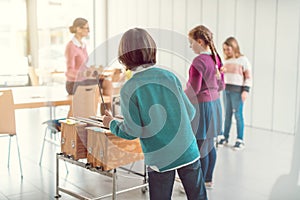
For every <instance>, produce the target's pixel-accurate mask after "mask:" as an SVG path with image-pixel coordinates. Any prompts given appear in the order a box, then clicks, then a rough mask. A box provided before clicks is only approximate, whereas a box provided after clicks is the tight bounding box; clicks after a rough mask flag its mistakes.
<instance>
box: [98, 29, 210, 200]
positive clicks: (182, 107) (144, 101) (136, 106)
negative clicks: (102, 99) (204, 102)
mask: <svg viewBox="0 0 300 200" xmlns="http://www.w3.org/2000/svg"><path fill="white" fill-rule="evenodd" d="M119 61H120V62H121V63H122V64H124V65H125V66H126V69H130V70H132V71H133V76H132V78H131V79H130V80H128V81H127V82H126V83H125V85H124V86H123V87H122V89H121V94H120V95H121V112H122V115H123V117H124V121H122V122H120V121H117V120H114V119H113V117H112V116H111V115H110V113H109V112H108V111H106V116H105V117H104V119H103V123H104V125H105V126H107V127H109V128H110V130H111V132H112V133H113V134H115V135H116V136H119V137H121V138H124V139H129V140H131V139H135V138H140V142H141V146H142V149H143V153H144V157H145V164H146V165H147V166H148V177H149V193H150V199H151V200H156V199H171V196H172V189H173V184H174V179H175V172H176V171H175V170H177V173H178V174H179V177H180V178H181V181H182V183H183V186H184V189H185V191H186V194H187V197H188V199H191V200H200V199H201V200H206V199H207V195H206V189H205V186H204V180H203V177H202V172H201V164H200V161H199V157H200V154H199V150H198V147H197V142H196V138H195V136H194V133H193V130H192V127H191V123H190V122H191V120H192V119H193V117H194V116H195V110H194V108H193V106H192V104H191V103H190V101H189V99H188V98H187V96H186V95H185V93H184V91H183V90H182V87H181V83H180V81H179V80H178V78H177V77H176V76H175V75H174V74H173V73H171V72H169V71H167V70H164V69H161V68H158V67H157V66H155V64H156V44H155V42H154V40H153V39H152V37H151V36H150V35H149V34H148V33H147V32H146V31H145V30H143V29H139V28H135V29H130V30H129V31H127V32H126V33H125V34H124V35H123V37H122V39H121V42H120V45H119Z"/></svg>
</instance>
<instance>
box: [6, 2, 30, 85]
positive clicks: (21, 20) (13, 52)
mask: <svg viewBox="0 0 300 200" xmlns="http://www.w3.org/2000/svg"><path fill="white" fill-rule="evenodd" d="M0 7H1V8H4V9H1V12H0V18H1V21H0V43H1V45H0V55H1V66H2V67H1V70H0V87H3V86H16V85H27V84H28V75H27V74H28V61H27V36H26V33H27V29H26V26H27V23H26V2H25V0H0Z"/></svg>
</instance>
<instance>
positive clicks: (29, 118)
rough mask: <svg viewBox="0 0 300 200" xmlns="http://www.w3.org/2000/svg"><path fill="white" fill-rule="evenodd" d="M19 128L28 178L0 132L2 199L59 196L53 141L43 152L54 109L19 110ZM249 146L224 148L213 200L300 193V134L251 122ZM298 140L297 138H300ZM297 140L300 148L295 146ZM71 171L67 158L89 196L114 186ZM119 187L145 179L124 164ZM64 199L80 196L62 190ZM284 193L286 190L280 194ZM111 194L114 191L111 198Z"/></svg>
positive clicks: (67, 177)
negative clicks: (46, 127)
mask: <svg viewBox="0 0 300 200" xmlns="http://www.w3.org/2000/svg"><path fill="white" fill-rule="evenodd" d="M16 112H17V113H16V114H17V130H18V139H19V144H20V148H21V158H22V165H23V175H24V178H23V180H21V178H20V170H19V163H18V159H17V152H16V148H15V142H14V141H15V140H13V143H12V151H11V164H10V169H8V168H7V153H8V152H7V149H8V148H7V147H8V142H7V141H8V138H0V148H1V160H2V161H1V163H0V199H1V200H2V199H3V200H6V199H10V200H19V199H26V200H27V199H30V200H31V199H54V196H55V175H56V172H55V152H59V150H60V149H59V148H57V147H56V146H55V145H53V144H47V143H46V146H45V151H44V157H43V162H42V165H41V166H39V164H38V161H39V156H40V150H41V145H42V138H43V133H44V127H43V125H41V123H42V122H43V121H45V120H46V119H47V117H48V116H47V114H48V110H47V109H46V108H45V109H43V108H42V109H28V110H18V111H16ZM232 131H233V133H232V138H231V140H230V144H231V145H233V143H234V137H235V133H234V130H232ZM245 132H246V133H245V134H246V148H245V149H244V150H242V151H238V152H236V151H233V150H232V148H230V147H222V148H219V149H218V151H217V152H218V158H217V165H216V168H215V174H214V188H213V189H212V190H208V197H209V200H271V199H272V200H273V199H274V200H276V199H278V200H282V199H284V200H292V199H300V193H299V191H300V178H299V177H300V176H299V168H300V167H299V166H300V164H299V160H300V157H299V156H295V155H296V154H295V152H296V151H297V149H298V152H299V151H300V150H299V148H298V147H299V142H298V141H299V139H297V138H296V137H294V136H292V135H287V134H283V133H274V132H270V131H264V130H260V129H254V128H249V127H247V128H246V130H245ZM296 140H297V142H296ZM294 143H295V144H297V148H295V147H296V146H295V147H294ZM298 155H299V154H298ZM293 156H295V158H294V159H293ZM142 166H143V164H142V162H138V163H135V164H134V168H135V169H136V170H141V169H142ZM67 168H68V170H69V173H67V171H66V168H65V166H64V164H63V161H60V172H61V173H60V185H62V186H64V187H66V188H68V189H71V190H72V191H76V192H78V193H80V194H82V195H85V196H87V197H97V196H99V195H103V194H106V193H110V192H111V190H112V179H111V178H108V177H105V176H102V175H99V174H97V173H94V172H90V171H88V170H86V169H83V168H80V167H77V166H75V165H72V164H70V163H68V164H67ZM118 173H119V174H120V176H119V177H118V189H124V188H126V187H130V186H133V185H136V184H141V182H142V180H141V179H140V178H132V177H131V175H130V174H126V173H125V172H123V171H121V170H119V172H118ZM60 194H61V195H62V196H61V198H60V199H62V200H65V199H75V198H73V197H71V196H69V195H67V194H65V193H60ZM280 194H284V197H283V196H280ZM106 199H111V197H109V198H106ZM117 199H124V200H125V199H126V200H127V199H130V200H135V199H136V200H138V199H139V200H140V199H149V195H148V193H146V194H143V193H142V192H141V189H136V190H133V191H130V192H126V193H123V194H120V195H118V196H117ZM173 199H174V200H183V199H186V197H185V195H184V194H183V193H181V192H180V191H179V185H178V183H175V185H174V191H173Z"/></svg>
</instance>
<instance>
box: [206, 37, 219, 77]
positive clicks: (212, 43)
mask: <svg viewBox="0 0 300 200" xmlns="http://www.w3.org/2000/svg"><path fill="white" fill-rule="evenodd" d="M208 46H209V48H210V51H211V53H212V59H213V60H214V61H215V66H216V77H217V79H218V80H220V79H221V72H220V70H219V66H218V62H217V58H220V56H219V54H218V52H217V50H216V47H215V45H214V42H213V40H210V41H209V44H208Z"/></svg>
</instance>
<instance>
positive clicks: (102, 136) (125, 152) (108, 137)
mask: <svg viewBox="0 0 300 200" xmlns="http://www.w3.org/2000/svg"><path fill="white" fill-rule="evenodd" d="M86 129H87V135H88V136H87V151H88V153H87V161H88V163H89V164H91V166H92V167H98V168H101V169H102V170H104V171H107V170H111V169H114V168H117V167H120V166H124V165H127V164H130V163H133V162H136V161H139V160H142V159H144V155H143V152H142V148H141V145H140V140H139V139H135V140H125V139H122V138H120V137H117V136H115V135H113V134H112V133H111V132H110V131H109V130H106V129H102V128H99V127H88V128H86Z"/></svg>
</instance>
